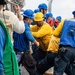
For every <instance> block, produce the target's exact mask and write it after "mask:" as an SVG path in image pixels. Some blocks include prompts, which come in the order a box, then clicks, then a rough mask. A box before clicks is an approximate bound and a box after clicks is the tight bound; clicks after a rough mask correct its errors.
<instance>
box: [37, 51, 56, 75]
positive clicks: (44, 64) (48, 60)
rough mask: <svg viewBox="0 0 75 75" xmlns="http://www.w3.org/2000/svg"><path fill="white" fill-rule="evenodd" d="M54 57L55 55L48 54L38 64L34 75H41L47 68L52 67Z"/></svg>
mask: <svg viewBox="0 0 75 75" xmlns="http://www.w3.org/2000/svg"><path fill="white" fill-rule="evenodd" d="M56 55H57V54H56V53H52V52H49V53H48V54H47V55H46V57H45V58H44V59H43V60H41V61H40V62H39V64H38V66H37V74H36V75H43V74H44V73H45V72H46V71H47V70H48V69H49V68H51V67H53V66H54V59H55V57H56Z"/></svg>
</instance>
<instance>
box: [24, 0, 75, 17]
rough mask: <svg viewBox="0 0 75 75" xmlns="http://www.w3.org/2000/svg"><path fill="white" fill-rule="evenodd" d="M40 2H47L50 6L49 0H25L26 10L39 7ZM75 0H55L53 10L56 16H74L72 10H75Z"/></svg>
mask: <svg viewBox="0 0 75 75" xmlns="http://www.w3.org/2000/svg"><path fill="white" fill-rule="evenodd" d="M40 3H46V4H47V6H48V3H49V0H25V6H24V7H23V9H24V10H26V9H32V10H35V9H37V8H38V5H39V4H40ZM74 3H75V0H53V1H52V6H51V7H52V8H51V12H52V14H53V16H54V17H56V16H61V17H62V18H72V17H73V15H72V11H74V10H75V4H74Z"/></svg>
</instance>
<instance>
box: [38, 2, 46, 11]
mask: <svg viewBox="0 0 75 75" xmlns="http://www.w3.org/2000/svg"><path fill="white" fill-rule="evenodd" d="M38 8H39V9H46V10H47V5H46V4H45V3H42V4H39V6H38Z"/></svg>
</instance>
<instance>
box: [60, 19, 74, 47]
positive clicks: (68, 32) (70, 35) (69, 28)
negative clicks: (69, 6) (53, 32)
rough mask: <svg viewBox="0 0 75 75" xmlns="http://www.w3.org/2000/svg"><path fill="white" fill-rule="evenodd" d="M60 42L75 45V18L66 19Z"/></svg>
mask: <svg viewBox="0 0 75 75" xmlns="http://www.w3.org/2000/svg"><path fill="white" fill-rule="evenodd" d="M60 44H61V45H70V46H72V47H75V19H70V20H65V21H64V25H63V29H62V32H61V37H60Z"/></svg>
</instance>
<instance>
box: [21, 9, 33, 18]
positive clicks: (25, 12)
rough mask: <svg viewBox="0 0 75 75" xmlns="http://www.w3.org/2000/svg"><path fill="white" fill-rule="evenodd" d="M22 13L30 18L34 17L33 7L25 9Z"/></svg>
mask: <svg viewBox="0 0 75 75" xmlns="http://www.w3.org/2000/svg"><path fill="white" fill-rule="evenodd" d="M22 15H23V16H26V17H28V18H32V19H33V18H34V12H33V11H32V10H31V9H27V10H25V11H24V12H23V14H22Z"/></svg>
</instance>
